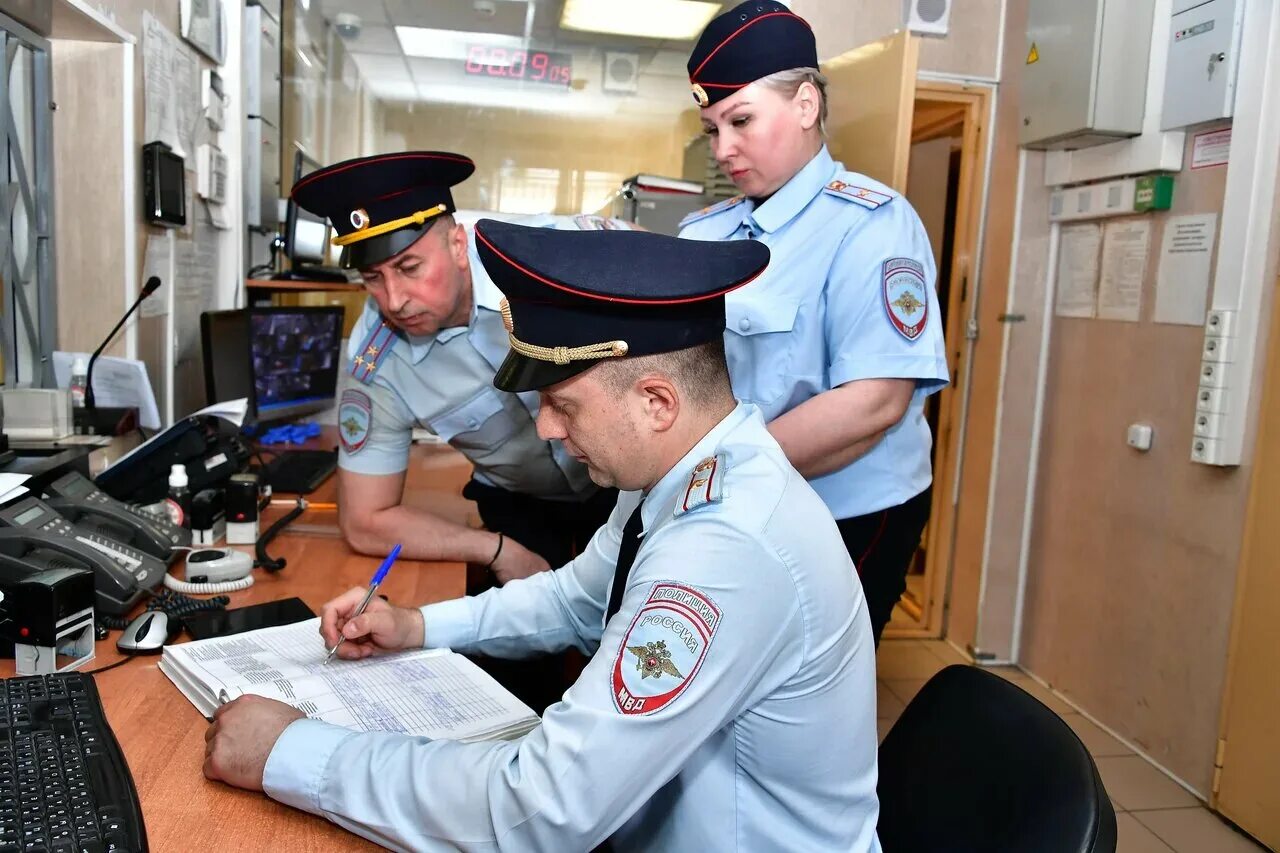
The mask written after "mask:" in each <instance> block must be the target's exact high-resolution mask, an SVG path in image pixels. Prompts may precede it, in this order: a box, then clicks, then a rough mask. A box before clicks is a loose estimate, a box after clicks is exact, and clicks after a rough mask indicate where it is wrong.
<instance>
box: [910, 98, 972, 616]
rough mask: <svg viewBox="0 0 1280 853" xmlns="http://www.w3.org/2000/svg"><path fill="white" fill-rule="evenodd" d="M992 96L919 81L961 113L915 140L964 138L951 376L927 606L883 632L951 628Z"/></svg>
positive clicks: (948, 334) (929, 543)
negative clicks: (948, 614) (950, 595)
mask: <svg viewBox="0 0 1280 853" xmlns="http://www.w3.org/2000/svg"><path fill="white" fill-rule="evenodd" d="M994 99H995V90H994V89H993V88H992V87H991V86H989V85H986V84H970V83H951V82H945V81H939V80H931V79H928V78H920V79H917V81H916V93H915V100H916V103H919V102H921V101H928V102H939V103H946V104H953V105H955V106H956V108H957V111H958V113H959V115H958V117H957V118H956V119H952V120H946V121H942V122H938V123H933V124H931V125H927V126H924V127H915V126H914V125H913V127H912V133H911V143H912V144H915V143H917V142H927V141H928V140H930V139H936V138H938V137H939V136H944V135H945V136H955V135H957V133H956V131H957V130H958V131H959V134H958V135H959V136H960V139H961V149H960V176H959V186H958V188H957V195H956V211H955V222H954V225H953V239H952V251H951V289H950V296H949V299H948V305H947V326H946V328H945V329H944V330H943V334H944V336H945V340H946V348H947V366H948V368H949V370H950V373H951V377H952V381H951V383H950V384H948V385H947V387H946V388H944V389H943V390H942V391H941V392H939V395H940V396H939V408H938V429H937V435H935V437H934V441H935V442H936V447H937V451H936V455H935V457H934V464H933V472H934V473H933V499H932V505H931V508H930V515H929V524H928V527H927V528H926V534H925V572H924V577H925V599H924V603H923V606H920V607H917V606H916V605H915V604H913V603H911V602H909V601H908V600H907V599H906V598H905V597H904V598H903V599H902V600H901V601H900V602H899V604H900V605H901V606H902V607H903V609H904V610H906V611H907V613H908V614H909V615H911V616H913V617H914V619H915V621H916V623H917V624H916V625H914V626H907V625H903V624H901V623H900V622H899V623H897V624H893V623H891V624H890V626H889V627H886V629H885V636H886V637H903V638H913V637H924V638H932V637H940V636H942V635H943V632H944V630H945V627H946V611H947V606H948V604H949V602H948V601H947V596H948V590H949V589H950V584H949V580H950V575H951V569H952V561H953V557H954V551H955V520H956V496H957V495H958V493H959V479H960V463H961V459H962V450H963V441H964V439H965V430H964V426H965V420H966V419H965V415H966V413H967V405H966V404H967V399H968V394H967V393H966V389H967V388H968V385H969V381H968V379H969V378H968V376H967V372H968V369H969V364H970V362H971V353H972V342H973V340H974V339H975V337H976V331H970V330H971V329H975V325H974V323H973V322H972V320H971V318H972V317H975V316H976V314H975V312H974V311H973V306H975V305H976V304H977V286H978V279H977V275H976V273H977V271H978V267H979V257H980V255H981V236H982V216H983V209H984V205H985V200H986V187H987V180H988V174H987V170H988V163H989V156H988V155H989V150H988V149H989V148H990V146H991V139H990V137H991V130H992V127H993V123H992V105H993V103H994Z"/></svg>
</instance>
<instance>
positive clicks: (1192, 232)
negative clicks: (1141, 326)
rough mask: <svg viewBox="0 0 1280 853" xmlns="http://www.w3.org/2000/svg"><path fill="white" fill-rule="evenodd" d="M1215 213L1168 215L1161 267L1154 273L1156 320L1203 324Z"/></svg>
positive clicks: (1215, 223)
mask: <svg viewBox="0 0 1280 853" xmlns="http://www.w3.org/2000/svg"><path fill="white" fill-rule="evenodd" d="M1217 231H1218V214H1216V213H1197V214H1192V215H1190V216H1170V217H1169V218H1168V219H1167V220H1165V223H1164V239H1163V240H1162V241H1161V243H1160V270H1159V272H1158V273H1156V308H1155V315H1154V317H1153V318H1152V319H1154V320H1155V321H1156V322H1157V323H1179V324H1181V325H1185V326H1202V325H1204V318H1205V310H1206V307H1207V305H1208V298H1209V274H1210V266H1209V262H1210V260H1211V259H1212V257H1213V238H1214V236H1215V235H1216V234H1217Z"/></svg>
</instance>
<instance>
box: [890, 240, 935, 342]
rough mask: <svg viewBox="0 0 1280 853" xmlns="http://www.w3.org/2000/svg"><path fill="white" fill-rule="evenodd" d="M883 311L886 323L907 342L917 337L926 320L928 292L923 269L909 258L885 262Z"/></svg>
mask: <svg viewBox="0 0 1280 853" xmlns="http://www.w3.org/2000/svg"><path fill="white" fill-rule="evenodd" d="M883 270H884V275H883V276H882V279H883V291H884V307H885V310H886V311H888V313H889V322H890V323H891V324H892V325H893V328H895V329H897V330H898V334H900V335H902V336H903V337H904V338H906V339H907V340H909V341H914V340H915V339H916V338H918V337H920V333H921V332H923V331H924V328H925V324H926V323H927V322H928V320H929V290H928V285H926V284H925V281H924V266H923V265H921V263H920V262H919V261H914V260H912V259H911V258H890V259H889V260H887V261H885V262H884V266H883Z"/></svg>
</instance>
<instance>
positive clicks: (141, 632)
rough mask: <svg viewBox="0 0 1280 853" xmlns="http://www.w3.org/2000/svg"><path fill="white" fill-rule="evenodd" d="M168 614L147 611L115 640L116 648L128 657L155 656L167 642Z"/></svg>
mask: <svg viewBox="0 0 1280 853" xmlns="http://www.w3.org/2000/svg"><path fill="white" fill-rule="evenodd" d="M169 630H170V629H169V614H168V613H165V612H164V611H163V610H148V611H147V612H145V613H143V614H142V615H141V616H139V617H138V618H137V619H134V620H133V621H132V622H130V623H129V627H127V628H125V629H124V631H123V632H121V634H120V638H119V639H118V640H116V648H117V649H119V650H120V651H122V652H124V653H125V654H129V655H150V654H156V653H157V652H159V651H160V650H161V649H162V648H164V644H165V643H167V642H169V639H170V633H169Z"/></svg>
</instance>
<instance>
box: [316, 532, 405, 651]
mask: <svg viewBox="0 0 1280 853" xmlns="http://www.w3.org/2000/svg"><path fill="white" fill-rule="evenodd" d="M399 556H400V546H399V545H397V546H396V547H394V548H392V549H391V553H390V554H388V555H387V558H386V559H385V560H383V561H382V565H380V566H378V570H377V571H376V572H374V573H373V580H371V581H369V591H368V592H366V593H365V594H364V600H363V601H361V602H360V606H359V607H357V608H356V612H355V613H353V614H351V619H355V618H356V617H357V616H359V615H360V614H361V613H363V612H364V609H365V608H366V607H368V606H369V602H370V600H372V599H373V594H374V593H375V592H377V591H378V584H380V583H382V579H383V578H385V577H386V576H387V572H389V571H391V564H392V563H394V562H395V561H396V557H399ZM351 619H348V620H347V621H348V622H350V621H351ZM345 639H347V638H346V637H344V636H342V634H341V633H339V634H338V642H336V643H334V645H333V648H332V649H329V654H327V655H325V658H324V662H325V665H326V666H327V665H328V664H329V661H331V660H333V656H334V655H336V654H337V653H338V647H339V646H341V645H342V642H343V640H345Z"/></svg>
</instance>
